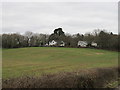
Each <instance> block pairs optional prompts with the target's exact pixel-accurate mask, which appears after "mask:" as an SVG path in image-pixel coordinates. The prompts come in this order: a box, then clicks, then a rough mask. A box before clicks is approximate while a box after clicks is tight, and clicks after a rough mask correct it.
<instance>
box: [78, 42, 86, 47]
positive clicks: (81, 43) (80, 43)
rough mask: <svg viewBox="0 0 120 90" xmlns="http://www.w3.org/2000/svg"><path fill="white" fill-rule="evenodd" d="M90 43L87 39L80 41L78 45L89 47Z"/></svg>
mask: <svg viewBox="0 0 120 90" xmlns="http://www.w3.org/2000/svg"><path fill="white" fill-rule="evenodd" d="M87 45H88V43H87V42H86V41H78V46H80V47H87Z"/></svg>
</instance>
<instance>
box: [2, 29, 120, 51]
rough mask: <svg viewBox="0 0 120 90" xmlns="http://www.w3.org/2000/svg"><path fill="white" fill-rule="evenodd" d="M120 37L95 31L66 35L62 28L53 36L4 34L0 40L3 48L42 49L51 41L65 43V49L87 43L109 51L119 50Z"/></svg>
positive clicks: (28, 32) (56, 30)
mask: <svg viewBox="0 0 120 90" xmlns="http://www.w3.org/2000/svg"><path fill="white" fill-rule="evenodd" d="M119 37H120V35H118V34H113V33H112V32H107V31H106V30H100V29H97V30H94V31H93V32H91V33H85V34H80V33H77V34H73V35H71V34H69V33H65V32H64V31H63V30H62V28H58V29H55V30H54V32H53V33H52V34H50V35H49V34H38V33H33V32H30V31H27V32H25V34H23V35H21V34H19V33H13V34H2V35H0V40H1V42H2V45H1V46H2V48H20V47H40V46H45V45H46V44H49V42H50V41H52V40H55V41H64V42H65V47H78V46H77V44H78V41H87V43H88V47H91V43H92V42H95V43H97V44H98V47H97V48H100V49H108V50H117V51H118V50H119V47H120V45H119V39H118V38H119Z"/></svg>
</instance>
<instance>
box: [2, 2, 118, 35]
mask: <svg viewBox="0 0 120 90" xmlns="http://www.w3.org/2000/svg"><path fill="white" fill-rule="evenodd" d="M117 4H118V3H117V2H3V3H2V7H1V5H0V8H2V33H14V32H19V33H21V34H23V33H25V32H26V31H32V32H35V33H46V34H51V33H52V32H53V30H54V29H56V28H59V27H61V28H63V31H65V32H66V33H71V34H75V33H83V34H84V33H86V32H92V31H93V30H94V29H106V30H107V31H112V32H113V33H118V6H117Z"/></svg>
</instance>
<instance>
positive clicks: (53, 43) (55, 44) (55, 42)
mask: <svg viewBox="0 0 120 90" xmlns="http://www.w3.org/2000/svg"><path fill="white" fill-rule="evenodd" d="M49 46H60V47H64V46H65V42H63V41H55V40H52V41H51V42H49Z"/></svg>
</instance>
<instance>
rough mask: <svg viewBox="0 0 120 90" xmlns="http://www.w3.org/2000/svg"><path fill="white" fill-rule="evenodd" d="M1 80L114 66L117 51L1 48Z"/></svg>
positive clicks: (116, 60)
mask: <svg viewBox="0 0 120 90" xmlns="http://www.w3.org/2000/svg"><path fill="white" fill-rule="evenodd" d="M2 59H3V61H2V63H3V66H2V70H3V71H2V76H3V78H4V79H7V78H13V77H21V76H25V75H30V76H39V75H42V74H44V73H58V72H72V71H77V70H80V69H81V70H83V69H89V68H101V67H102V68H103V67H116V66H117V65H118V53H117V52H114V51H106V50H97V49H88V48H60V47H30V48H17V49H3V50H2Z"/></svg>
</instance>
